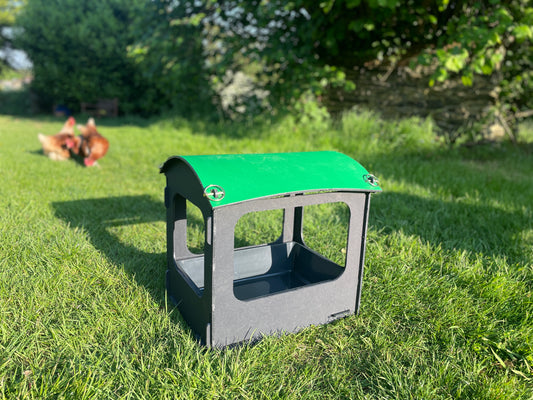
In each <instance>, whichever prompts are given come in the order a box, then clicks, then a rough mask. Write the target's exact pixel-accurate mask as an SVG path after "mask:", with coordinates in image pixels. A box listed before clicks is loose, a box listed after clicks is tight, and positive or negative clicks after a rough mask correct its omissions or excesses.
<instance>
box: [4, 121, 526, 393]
mask: <svg viewBox="0 0 533 400" xmlns="http://www.w3.org/2000/svg"><path fill="white" fill-rule="evenodd" d="M78 122H81V123H83V122H84V121H78ZM62 123H63V121H62V120H60V119H54V118H28V119H26V118H14V117H8V116H0V209H1V210H2V212H1V213H0V254H1V257H0V398H2V399H4V398H5V399H16V398H20V399H25V398H28V399H29V398H39V399H57V398H75V399H84V398H87V399H95V398H96V399H104V398H105V399H107V398H120V399H126V398H132V399H141V398H147V399H190V398H197V399H205V398H208V399H209V398H221V399H230V398H243V399H256V398H268V399H301V398H305V399H328V398H356V399H359V398H360V399H388V398H391V399H392V398H394V399H409V398H412V399H473V398H475V399H530V398H531V393H532V391H533V375H532V372H533V371H532V367H533V320H532V314H531V313H532V310H533V299H532V290H533V286H532V283H531V282H533V250H532V249H533V213H532V209H531V204H532V199H533V174H531V173H530V171H531V168H532V162H531V154H532V153H531V151H532V148H531V140H530V139H524V143H522V144H520V145H518V146H513V145H511V144H508V143H504V144H501V145H498V146H486V147H479V148H474V149H456V150H449V149H447V148H445V147H444V146H442V145H441V144H440V142H439V140H438V138H437V136H436V134H435V132H434V129H433V126H432V124H431V122H430V121H419V120H405V121H396V122H394V121H392V122H391V121H383V120H381V119H379V118H378V117H377V116H376V115H374V114H371V113H367V112H363V111H361V112H357V113H352V114H348V115H346V116H345V117H344V119H343V120H342V121H339V122H336V123H334V124H331V125H329V126H327V127H326V128H325V129H313V128H312V127H309V126H302V125H299V124H297V123H296V122H295V121H294V120H292V119H290V118H287V119H282V120H280V121H274V122H270V123H262V124H260V125H259V124H258V125H257V126H254V125H253V124H247V125H244V124H243V125H231V124H227V125H210V124H208V123H196V122H194V121H184V120H173V119H172V118H163V119H154V120H139V119H133V118H129V119H127V118H124V119H116V120H102V121H97V124H99V127H100V130H101V132H102V133H103V134H104V135H105V136H106V137H108V139H109V141H110V143H111V147H110V150H109V153H108V154H107V156H106V157H105V158H104V159H102V160H101V161H100V163H99V164H100V166H99V167H96V168H84V167H83V166H81V165H80V164H78V163H75V162H74V161H66V162H53V161H51V160H49V159H47V158H46V157H44V156H43V155H42V154H41V152H40V147H39V142H38V141H37V133H38V132H43V133H45V134H52V133H55V132H57V130H59V128H60V127H61V125H62ZM522 129H523V135H522V137H524V138H531V137H532V136H533V134H532V131H531V126H530V125H529V126H527V125H525V127H524V128H522ZM310 150H339V151H342V152H344V153H346V154H348V155H349V156H351V157H353V158H355V159H356V160H358V161H360V162H361V163H362V164H363V165H364V166H365V167H366V168H367V169H368V170H369V171H370V172H372V173H373V174H375V175H377V176H378V178H379V179H380V182H381V186H382V187H383V189H384V191H383V193H381V194H379V195H375V196H373V198H372V201H371V207H370V221H369V232H368V237H367V254H366V263H365V275H364V285H363V291H362V299H361V311H360V314H359V315H356V316H350V317H347V318H345V319H342V320H339V321H336V322H334V323H332V324H329V325H325V326H318V327H309V328H307V329H304V330H303V331H301V332H299V333H297V334H292V335H286V336H283V337H267V338H265V339H264V340H262V341H260V342H259V343H257V344H255V345H245V346H242V347H238V348H234V349H229V350H225V351H220V350H206V349H204V348H202V347H200V346H199V345H198V344H197V343H196V342H195V340H194V338H193V336H192V334H191V332H190V331H189V329H188V327H187V325H186V324H185V323H184V322H183V320H182V319H181V317H180V315H179V312H177V311H176V310H175V309H173V308H172V307H171V306H170V305H169V304H167V301H166V299H165V287H164V284H165V283H164V274H165V269H166V265H165V263H166V261H165V260H166V258H165V254H164V252H165V249H166V235H165V232H166V230H165V229H166V228H165V208H164V204H163V192H164V186H165V180H164V176H163V175H161V174H159V170H158V167H159V165H160V164H161V163H162V162H163V161H165V160H166V158H167V157H169V156H172V155H177V154H183V155H185V154H208V153H242V152H278V151H310ZM328 217H329V218H328ZM276 218H278V216H276V214H275V213H274V215H267V216H266V217H265V219H264V220H261V218H259V220H258V219H257V218H256V216H252V217H251V218H250V219H249V220H246V219H245V220H243V221H242V222H241V224H242V225H241V226H240V227H239V232H238V236H239V237H238V238H236V240H237V239H239V240H240V242H239V243H241V244H242V245H246V244H250V243H252V244H254V243H261V242H263V241H268V240H271V238H272V237H271V235H269V234H266V235H265V232H263V231H262V229H261V227H262V226H267V227H268V229H277V226H278V225H276V223H277V222H276ZM314 218H315V219H312V220H311V222H310V223H309V226H310V227H311V228H309V229H312V227H313V226H315V225H317V226H318V224H317V223H316V222H315V221H318V222H320V223H321V224H320V225H321V226H328V225H327V224H328V223H330V224H331V226H337V225H336V221H335V219H339V221H338V222H343V220H344V218H347V216H346V214H345V213H343V212H342V210H341V211H338V210H337V211H336V212H335V213H334V216H333V214H332V212H331V210H326V211H323V210H318V211H317V213H316V214H315V217H314ZM322 224H326V225H322ZM341 225H342V224H341ZM268 233H270V232H268ZM315 233H316V236H315ZM328 233H329V234H328ZM345 234H346V233H345V231H343V230H342V229H340V230H337V229H329V228H328V229H325V230H324V229H322V230H321V231H317V232H313V231H312V230H311V232H310V233H308V236H311V237H313V238H314V239H316V242H313V246H318V247H319V248H317V250H319V251H322V252H324V253H327V252H328V251H331V253H330V254H331V255H330V257H331V258H335V257H339V258H338V259H337V260H336V261H339V262H340V261H342V257H343V256H342V249H343V247H344V246H345V241H346V237H345ZM320 235H323V236H320ZM195 237H196V239H194V238H193V239H194V240H196V242H194V241H193V243H191V244H190V245H191V246H192V247H194V246H198V243H200V242H201V237H202V233H201V229H200V230H199V233H198V235H196V236H195ZM315 243H316V244H315ZM339 249H340V250H339ZM323 300H324V301H327V299H323Z"/></svg>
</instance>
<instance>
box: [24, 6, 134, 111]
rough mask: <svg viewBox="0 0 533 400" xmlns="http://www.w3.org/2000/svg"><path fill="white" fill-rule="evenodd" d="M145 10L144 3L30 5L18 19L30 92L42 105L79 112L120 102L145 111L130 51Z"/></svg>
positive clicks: (123, 106)
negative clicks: (30, 71)
mask: <svg viewBox="0 0 533 400" xmlns="http://www.w3.org/2000/svg"><path fill="white" fill-rule="evenodd" d="M143 6H144V0H135V1H129V0H111V1H107V0H106V1H103V0H97V1H90V2H81V3H80V2H79V1H76V0H57V1H53V2H50V1H45V0H29V1H28V3H27V5H26V6H25V7H24V8H23V10H22V13H21V15H20V16H19V17H18V18H17V24H18V25H19V26H20V27H21V28H22V29H23V31H22V33H21V35H20V37H19V38H18V45H19V46H20V48H22V49H23V50H24V51H25V52H26V53H27V54H28V56H29V57H30V59H31V60H32V62H33V65H34V75H35V77H34V81H33V83H32V89H33V90H34V91H35V92H36V93H37V94H38V96H39V97H40V100H41V101H42V102H43V104H44V105H46V106H47V107H48V106H50V105H51V104H54V103H55V104H64V105H66V106H68V107H71V108H72V109H74V110H76V109H79V103H80V102H81V101H86V102H94V101H96V100H97V99H98V98H113V97H118V98H119V99H120V104H121V109H122V110H124V111H126V112H132V111H142V109H143V107H142V102H141V100H140V92H141V93H142V89H143V86H142V80H141V79H140V77H139V76H138V74H137V71H136V69H135V67H134V64H133V63H132V62H131V60H130V59H128V57H127V54H126V47H127V46H128V45H129V44H130V43H131V42H132V41H133V35H132V30H131V29H130V25H131V24H132V23H133V21H134V19H135V18H136V16H137V15H139V13H140V12H141V10H142V8H143Z"/></svg>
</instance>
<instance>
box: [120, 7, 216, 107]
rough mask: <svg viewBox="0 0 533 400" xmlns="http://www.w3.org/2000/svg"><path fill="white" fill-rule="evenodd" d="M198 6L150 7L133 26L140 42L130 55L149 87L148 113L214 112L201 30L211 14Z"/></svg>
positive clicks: (146, 103)
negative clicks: (206, 14)
mask: <svg viewBox="0 0 533 400" xmlns="http://www.w3.org/2000/svg"><path fill="white" fill-rule="evenodd" d="M198 3H199V2H192V3H187V5H186V6H183V5H181V4H176V2H175V1H173V0H160V1H155V2H147V4H146V5H145V9H144V11H143V14H142V15H143V17H142V18H139V19H138V20H137V23H136V24H134V25H133V27H132V28H133V31H134V34H135V38H136V39H135V41H134V42H133V43H132V44H131V45H129V46H128V47H127V56H128V59H129V60H131V61H133V62H134V63H135V67H136V69H137V71H138V73H139V74H140V76H141V77H142V80H143V82H145V90H144V91H143V96H144V97H143V101H144V104H143V109H144V112H147V113H158V112H161V111H166V110H172V111H173V112H178V113H180V114H181V115H184V116H191V115H194V114H197V113H202V114H209V113H212V112H213V110H212V97H213V95H214V94H213V90H212V88H211V86H210V81H209V76H208V75H207V73H206V63H205V58H204V53H203V48H202V40H203V34H202V27H201V26H199V24H200V21H201V20H202V18H203V17H204V15H205V14H204V13H202V10H203V7H202V6H201V3H200V4H198Z"/></svg>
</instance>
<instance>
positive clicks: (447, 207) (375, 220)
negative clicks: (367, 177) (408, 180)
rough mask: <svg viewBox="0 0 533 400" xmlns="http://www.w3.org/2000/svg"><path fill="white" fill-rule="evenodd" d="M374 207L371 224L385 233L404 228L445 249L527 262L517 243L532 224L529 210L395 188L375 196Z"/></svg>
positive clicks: (407, 233)
mask: <svg viewBox="0 0 533 400" xmlns="http://www.w3.org/2000/svg"><path fill="white" fill-rule="evenodd" d="M370 208H371V211H370V219H369V224H370V226H371V227H374V228H375V229H377V230H379V231H382V232H383V233H385V234H387V233H390V232H393V231H401V232H403V233H405V234H406V235H415V236H418V237H420V238H421V239H422V240H424V241H426V242H428V243H430V244H431V245H433V246H441V247H442V248H443V249H445V250H467V251H470V252H473V253H478V254H483V255H486V256H498V255H500V256H505V257H507V258H508V260H509V263H518V264H523V263H525V262H527V259H526V258H525V256H524V254H523V252H522V251H520V246H517V244H516V241H517V240H520V239H519V237H518V236H519V234H520V232H521V231H523V230H525V229H528V226H529V224H530V222H529V220H528V217H527V215H525V212H518V211H517V212H508V211H503V210H501V209H498V208H495V207H491V206H487V205H471V204H465V202H461V201H454V200H450V201H442V200H431V199H425V198H422V197H418V196H414V195H409V194H403V193H394V192H383V193H381V194H378V195H375V196H373V198H372V201H371V207H370Z"/></svg>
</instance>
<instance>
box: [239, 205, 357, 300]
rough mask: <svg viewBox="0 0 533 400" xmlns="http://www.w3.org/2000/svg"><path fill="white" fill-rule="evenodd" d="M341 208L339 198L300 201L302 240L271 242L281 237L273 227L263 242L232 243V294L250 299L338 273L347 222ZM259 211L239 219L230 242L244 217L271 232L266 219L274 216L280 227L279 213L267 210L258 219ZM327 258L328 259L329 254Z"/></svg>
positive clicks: (340, 271)
mask: <svg viewBox="0 0 533 400" xmlns="http://www.w3.org/2000/svg"><path fill="white" fill-rule="evenodd" d="M347 210H348V206H347V205H346V204H344V203H334V204H329V203H328V204H320V205H312V206H305V207H304V208H303V215H304V218H303V233H304V234H305V237H306V243H303V242H301V243H300V242H298V241H296V240H294V241H290V242H284V243H280V241H277V242H274V241H273V240H274V239H275V238H279V237H281V236H280V235H278V232H279V231H278V229H279V228H278V229H276V230H275V232H276V233H275V235H273V236H271V237H270V240H271V241H272V242H271V243H270V244H268V245H255V246H249V247H246V248H235V250H234V253H233V256H234V282H233V293H234V295H235V297H236V298H237V299H239V300H252V299H254V298H258V297H263V296H268V295H271V294H275V293H280V292H283V291H287V290H293V289H297V288H300V287H304V286H307V285H313V284H317V283H321V282H326V281H329V280H333V279H336V278H338V277H339V276H340V275H341V274H342V273H343V272H344V265H345V255H346V246H347V235H348V223H349V211H347ZM274 211H280V212H281V210H274ZM262 213H265V212H264V211H262V212H252V213H249V214H246V215H244V216H243V217H242V218H241V219H240V220H239V222H238V223H237V225H236V229H235V237H236V239H235V247H237V244H238V243H242V241H239V240H238V239H237V235H238V233H239V232H241V231H242V225H248V226H249V224H248V223H247V222H246V221H249V220H250V219H252V220H253V221H255V222H256V223H255V224H254V230H255V231H258V232H265V231H266V232H271V231H272V229H271V224H272V219H276V221H277V224H276V227H281V229H282V227H283V219H282V217H283V214H272V212H271V211H269V213H270V214H268V217H267V218H265V219H262V218H261V217H260V216H259V214H262ZM307 214H309V215H307ZM273 215H275V216H276V218H274V217H273ZM243 221H244V222H243ZM265 222H267V223H266V224H265ZM261 223H263V224H261ZM295 231H296V229H295ZM307 242H309V244H310V246H308V245H307ZM252 243H253V241H252ZM245 244H248V245H249V244H250V243H249V242H246V243H245ZM253 244H256V243H253ZM311 246H312V247H311ZM332 257H333V258H334V260H331V259H330V258H332Z"/></svg>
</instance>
